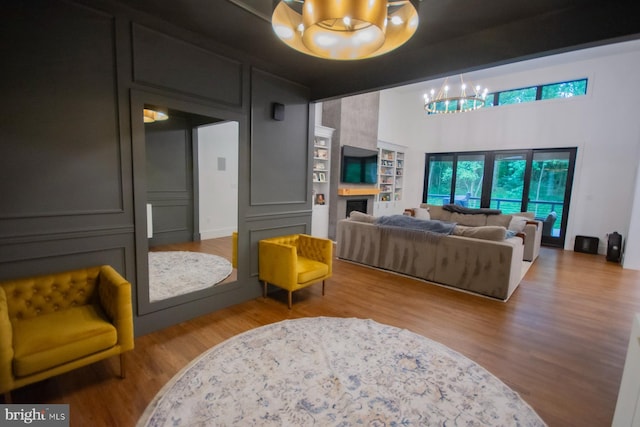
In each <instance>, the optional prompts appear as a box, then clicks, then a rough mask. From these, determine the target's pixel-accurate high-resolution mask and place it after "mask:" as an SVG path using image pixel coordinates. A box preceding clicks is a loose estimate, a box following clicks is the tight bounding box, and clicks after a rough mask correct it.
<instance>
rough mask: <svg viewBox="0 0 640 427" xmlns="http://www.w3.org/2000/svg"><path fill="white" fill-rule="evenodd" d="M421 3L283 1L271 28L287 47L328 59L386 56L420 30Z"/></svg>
mask: <svg viewBox="0 0 640 427" xmlns="http://www.w3.org/2000/svg"><path fill="white" fill-rule="evenodd" d="M417 6H418V0H400V1H387V0H281V1H280V2H279V3H278V4H277V6H276V7H275V9H274V11H273V16H272V18H271V24H272V26H273V30H274V32H275V33H276V35H277V36H278V37H279V38H280V40H282V41H283V42H284V43H286V44H287V45H288V46H289V47H291V48H293V49H295V50H297V51H300V52H302V53H305V54H307V55H312V56H316V57H320V58H325V59H337V60H354V59H364V58H370V57H374V56H378V55H383V54H385V53H387V52H389V51H391V50H393V49H395V48H397V47H398V46H400V45H402V44H404V43H405V42H406V41H407V40H409V39H410V38H411V36H413V34H414V33H415V31H416V29H417V28H418V20H419V19H418V7H417Z"/></svg>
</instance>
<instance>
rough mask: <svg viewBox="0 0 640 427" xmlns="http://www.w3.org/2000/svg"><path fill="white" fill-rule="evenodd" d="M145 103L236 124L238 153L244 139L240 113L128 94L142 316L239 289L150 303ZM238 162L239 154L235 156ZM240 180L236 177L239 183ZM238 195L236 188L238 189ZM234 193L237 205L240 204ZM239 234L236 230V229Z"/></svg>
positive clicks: (138, 299)
mask: <svg viewBox="0 0 640 427" xmlns="http://www.w3.org/2000/svg"><path fill="white" fill-rule="evenodd" d="M145 104H151V105H161V106H163V107H166V108H169V109H171V110H178V111H182V112H185V113H190V114H197V115H200V116H205V117H210V118H212V119H219V120H220V121H221V122H223V121H235V122H238V150H239V151H240V152H241V151H242V150H241V148H240V147H241V146H242V145H243V142H244V141H245V140H246V137H247V136H246V134H245V129H246V123H245V121H246V120H247V119H246V117H245V115H244V114H242V113H241V112H234V111H231V110H226V109H221V108H216V107H212V106H208V105H204V104H200V103H196V102H193V101H187V100H184V99H178V98H174V97H171V96H167V95H161V94H157V93H151V92H145V91H141V90H132V91H131V147H132V164H133V171H132V172H133V198H134V235H135V246H136V249H135V258H136V261H135V264H136V287H135V288H136V292H135V294H136V302H137V304H136V305H137V314H138V315H139V316H140V315H145V314H149V313H153V312H157V311H161V310H164V309H167V308H170V307H175V306H178V305H182V304H186V303H189V302H192V301H197V300H200V299H203V298H207V297H211V296H213V295H220V294H224V293H227V292H232V291H235V290H236V288H237V287H238V286H240V282H239V279H236V281H235V282H230V283H225V285H224V286H220V287H211V288H207V289H202V290H198V291H194V292H191V293H188V294H184V295H177V296H175V297H171V298H168V299H165V300H161V301H155V302H151V301H150V299H149V263H148V254H149V243H148V239H147V208H146V204H147V177H146V169H147V164H146V163H147V158H146V139H145V128H144V123H143V120H142V110H143V109H144V106H145ZM238 158H239V163H241V162H242V160H241V159H240V153H238ZM238 166H239V167H238V174H240V165H238ZM240 178H241V177H238V179H239V180H240ZM238 193H240V187H239V188H238ZM240 196H241V195H240V194H238V204H239V201H240ZM239 208H240V207H239V206H238V218H237V224H238V229H239V225H240V223H239V221H240V209H239ZM238 231H239V230H238ZM240 267H241V266H240V265H238V267H237V277H238V278H239V277H240V271H241V270H240Z"/></svg>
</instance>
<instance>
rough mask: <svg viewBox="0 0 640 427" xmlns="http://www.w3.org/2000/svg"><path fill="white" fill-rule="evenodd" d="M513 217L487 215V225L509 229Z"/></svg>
mask: <svg viewBox="0 0 640 427" xmlns="http://www.w3.org/2000/svg"><path fill="white" fill-rule="evenodd" d="M509 223H511V215H487V225H494V226H498V227H504V228H509Z"/></svg>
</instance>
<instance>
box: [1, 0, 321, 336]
mask: <svg viewBox="0 0 640 427" xmlns="http://www.w3.org/2000/svg"><path fill="white" fill-rule="evenodd" d="M0 19H2V26H0V34H1V37H2V40H4V41H11V42H10V43H9V42H5V43H2V47H1V48H0V49H1V52H2V60H3V65H2V68H1V71H0V73H1V77H2V78H1V79H0V88H1V89H2V97H3V103H2V104H1V105H0V279H5V278H12V277H23V276H28V275H33V274H40V273H48V272H55V271H62V270H67V269H72V268H79V267H85V266H88V265H95V264H111V265H113V266H114V267H115V268H116V269H117V270H118V271H120V272H121V273H122V274H123V275H125V277H127V279H128V280H129V281H131V282H132V284H133V286H134V294H133V298H134V304H135V307H134V311H135V313H136V320H135V327H136V334H138V335H140V334H143V333H146V332H149V331H152V330H154V329H158V328H161V327H164V326H167V325H170V324H173V323H177V322H180V321H182V320H185V319H188V318H191V317H194V316H197V315H199V314H204V313H207V312H209V311H213V310H216V309H217V308H220V307H224V306H226V305H230V304H234V303H237V302H240V301H242V300H246V299H249V298H254V297H257V296H258V295H259V294H260V286H259V283H258V280H257V277H256V269H255V266H256V265H257V239H259V238H262V237H269V236H272V235H277V234H284V233H288V232H301V231H309V230H310V218H311V201H310V193H311V184H310V179H309V177H310V173H309V168H310V164H311V157H310V151H309V147H310V144H311V138H310V135H311V130H310V126H309V116H310V110H309V108H310V107H309V104H308V99H309V91H308V90H307V88H305V87H301V86H298V85H297V84H295V83H292V82H289V81H285V80H282V79H279V78H278V77H276V76H272V75H269V74H266V73H262V72H260V71H258V70H255V69H253V68H252V64H251V63H250V62H247V60H246V58H245V57H244V55H242V54H241V53H238V55H237V58H243V60H241V61H240V60H237V59H236V58H235V57H233V56H234V55H231V54H229V53H228V51H227V53H226V56H221V55H219V54H218V52H217V51H216V46H217V45H216V44H215V43H214V42H212V41H210V40H207V39H204V38H201V37H199V36H197V35H194V34H193V33H190V32H186V31H181V30H179V29H177V28H176V27H175V26H173V25H172V24H169V23H163V22H160V21H158V20H156V19H154V18H151V17H148V16H146V15H144V14H141V13H138V12H135V11H133V10H130V9H128V8H127V7H123V6H122V4H118V3H115V2H111V1H109V0H79V3H76V2H72V1H64V0H32V1H28V2H27V1H24V2H22V1H14V2H2V3H1V4H0ZM157 100H162V101H165V102H166V103H167V104H173V106H177V107H178V108H179V109H181V110H182V111H186V112H192V113H197V114H202V115H206V116H210V117H214V118H216V119H221V120H235V121H238V122H239V133H240V139H239V141H240V147H239V151H240V176H239V206H238V212H239V222H238V231H239V234H240V240H239V253H238V256H239V269H238V281H237V283H235V284H232V285H226V286H225V287H224V290H221V291H216V292H209V293H207V292H204V293H200V294H197V295H196V296H194V297H191V298H185V299H177V300H175V301H173V302H171V303H167V304H161V305H158V306H151V305H145V304H144V303H143V302H142V301H138V299H139V298H138V297H139V296H141V295H142V296H144V292H145V290H146V284H145V283H144V281H145V280H146V277H147V275H146V268H147V267H146V263H147V260H146V251H147V249H146V245H147V240H146V215H145V213H146V201H147V197H148V193H147V191H148V190H149V189H150V188H147V179H146V176H145V169H146V167H145V163H146V160H145V154H146V153H145V149H144V126H143V124H142V117H141V114H142V105H144V103H145V102H149V103H151V102H153V101H157ZM273 102H280V103H283V104H285V114H286V117H285V120H284V121H283V122H275V121H274V120H273V119H272V118H271V116H270V114H269V112H270V108H271V104H272V103H273ZM141 141H142V142H141Z"/></svg>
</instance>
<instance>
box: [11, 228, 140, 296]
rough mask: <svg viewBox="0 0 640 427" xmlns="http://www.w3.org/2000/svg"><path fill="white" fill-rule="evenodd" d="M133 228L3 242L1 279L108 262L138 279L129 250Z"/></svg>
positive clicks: (125, 273)
mask: <svg viewBox="0 0 640 427" xmlns="http://www.w3.org/2000/svg"><path fill="white" fill-rule="evenodd" d="M130 231H131V230H129V232H128V233H122V234H112V235H104V236H101V237H93V236H92V237H85V236H72V235H69V236H64V238H61V236H52V239H50V240H38V241H33V242H27V241H23V242H19V243H14V244H3V245H2V246H0V260H1V261H0V280H6V279H12V278H19V277H30V276H33V275H40V274H49V273H56V272H61V271H67V270H73V269H77V268H85V267H90V266H95V265H104V264H108V265H111V266H112V267H113V268H115V269H116V270H117V271H118V272H119V273H120V274H122V275H123V276H124V277H126V278H127V280H129V281H130V282H132V283H135V266H134V264H133V260H127V253H132V251H133V234H132V233H131V232H130ZM112 232H113V233H118V231H117V230H113V231H112ZM134 293H135V292H134Z"/></svg>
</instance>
